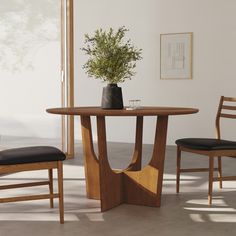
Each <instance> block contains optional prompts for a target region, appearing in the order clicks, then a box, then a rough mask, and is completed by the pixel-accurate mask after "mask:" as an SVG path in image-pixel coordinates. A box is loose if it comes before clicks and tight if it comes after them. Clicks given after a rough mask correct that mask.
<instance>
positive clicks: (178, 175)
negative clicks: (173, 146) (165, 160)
mask: <svg viewBox="0 0 236 236" xmlns="http://www.w3.org/2000/svg"><path fill="white" fill-rule="evenodd" d="M180 165H181V150H180V147H179V146H177V167H176V193H179V182H180Z"/></svg>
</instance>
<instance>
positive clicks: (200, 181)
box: [0, 137, 236, 236]
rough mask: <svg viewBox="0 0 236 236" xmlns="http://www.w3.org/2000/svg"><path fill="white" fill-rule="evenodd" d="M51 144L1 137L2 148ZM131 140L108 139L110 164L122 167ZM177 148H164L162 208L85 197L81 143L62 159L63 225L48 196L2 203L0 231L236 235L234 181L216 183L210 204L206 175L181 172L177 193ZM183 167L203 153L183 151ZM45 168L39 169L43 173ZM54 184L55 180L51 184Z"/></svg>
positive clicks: (228, 164)
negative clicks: (105, 207)
mask: <svg viewBox="0 0 236 236" xmlns="http://www.w3.org/2000/svg"><path fill="white" fill-rule="evenodd" d="M26 144H27V145H34V144H43V145H44V144H47V145H48V144H49V145H56V146H58V145H59V141H58V140H35V139H17V138H16V139H12V138H7V137H6V138H2V139H1V147H4V148H7V147H18V146H23V145H26ZM132 147H133V145H131V144H122V143H109V153H110V154H112V156H113V157H112V158H110V162H111V165H112V167H114V168H123V167H125V166H126V165H127V164H128V162H129V156H130V154H131V153H132ZM151 152H152V146H151V145H144V148H143V156H144V164H145V163H147V161H148V160H149V158H147V157H150V155H151ZM175 155H176V154H175V147H171V146H169V147H167V154H166V162H165V175H164V184H163V195H162V206H161V208H152V207H143V206H134V205H125V204H124V205H120V206H119V207H116V208H114V209H112V210H110V211H107V212H105V213H101V212H100V204H99V201H95V200H88V199H86V196H85V179H84V170H83V162H82V152H81V145H80V144H77V145H76V158H75V159H74V160H68V161H65V162H64V192H65V224H64V225H60V223H59V222H58V208H57V201H56V200H55V203H56V206H55V208H54V209H50V208H49V201H47V200H41V201H30V202H18V203H7V204H1V205H0V236H15V235H17V236H20V235H24V236H38V235H50V236H54V235H55V236H62V235H66V236H74V235H79V236H88V235H90V236H91V235H96V236H100V235H103V236H104V235H108V236H110V235H111V236H113V235H114V236H120V235H124V236H126V235H127V236H139V235H142V236H143V235H147V236H149V235H150V236H152V235H161V236H165V235H167V236H170V235H175V236H178V235H181V236H182V235H191V236H194V235H214V236H218V235H220V236H221V235H236V224H235V223H236V201H235V197H236V183H235V182H232V181H230V182H225V183H224V188H223V190H219V188H218V184H217V183H215V184H214V198H213V205H212V206H211V207H209V206H208V204H207V174H206V173H201V174H199V173H198V174H197V173H194V174H187V175H186V174H185V175H183V176H182V184H181V193H180V194H179V195H176V193H175V163H176V158H175ZM183 159H184V164H185V165H186V166H192V167H193V166H204V165H207V160H206V159H205V158H203V157H196V156H190V155H187V154H186V155H184V156H183ZM223 166H224V167H225V168H224V172H225V173H227V174H232V173H234V172H235V168H234V166H235V167H236V162H235V161H234V160H232V159H230V158H226V159H225V160H224V162H223ZM42 173H43V174H42ZM46 175H47V172H44V171H40V172H32V173H29V172H28V173H26V172H24V173H17V174H13V175H5V176H2V177H1V184H6V183H10V181H14V182H22V181H25V180H28V179H31V180H32V179H35V180H38V179H44V178H46ZM55 184H56V183H55ZM46 191H47V188H45V187H37V188H36V189H35V188H26V189H24V191H23V190H16V189H15V190H7V191H1V194H2V196H5V195H6V196H9V195H10V196H11V195H14V193H17V194H23V193H25V192H26V193H31V194H33V193H39V192H40V193H42V192H46Z"/></svg>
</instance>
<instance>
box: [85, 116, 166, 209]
mask: <svg viewBox="0 0 236 236" xmlns="http://www.w3.org/2000/svg"><path fill="white" fill-rule="evenodd" d="M81 125H82V139H83V149H84V157H85V175H86V191H87V197H88V198H92V199H100V200H101V210H102V211H106V210H109V209H111V208H113V207H115V206H117V205H120V204H121V203H128V204H137V205H145V206H155V207H159V206H160V204H161V192H162V180H163V170H164V160H165V149H166V136H167V125H168V116H167V115H163V116H157V123H156V134H155V140H154V148H153V154H152V158H151V160H150V162H149V164H148V165H147V166H145V167H144V168H142V169H141V160H142V136H143V116H137V118H136V138H135V148H134V154H133V158H132V160H131V163H130V165H129V166H128V167H127V169H125V170H121V171H117V170H112V169H111V167H110V165H109V161H108V156H107V141H106V124H105V116H97V133H98V158H97V157H96V154H95V152H94V148H93V138H92V129H91V119H90V116H85V115H81Z"/></svg>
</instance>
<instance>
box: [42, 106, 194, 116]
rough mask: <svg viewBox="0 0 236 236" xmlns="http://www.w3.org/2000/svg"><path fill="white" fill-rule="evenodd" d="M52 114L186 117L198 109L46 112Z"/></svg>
mask: <svg viewBox="0 0 236 236" xmlns="http://www.w3.org/2000/svg"><path fill="white" fill-rule="evenodd" d="M46 111H47V112H48V113H51V114H60V115H81V116H168V115H185V114H193V113H197V112H198V109H196V108H185V107H148V106H144V107H140V108H138V109H136V110H126V108H124V109H119V110H118V109H117V110H111V109H102V108H101V107H66V108H50V109H47V110H46Z"/></svg>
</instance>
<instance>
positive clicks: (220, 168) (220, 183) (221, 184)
mask: <svg viewBox="0 0 236 236" xmlns="http://www.w3.org/2000/svg"><path fill="white" fill-rule="evenodd" d="M218 177H219V178H220V181H219V187H220V188H222V187H223V181H222V163H221V157H218Z"/></svg>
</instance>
